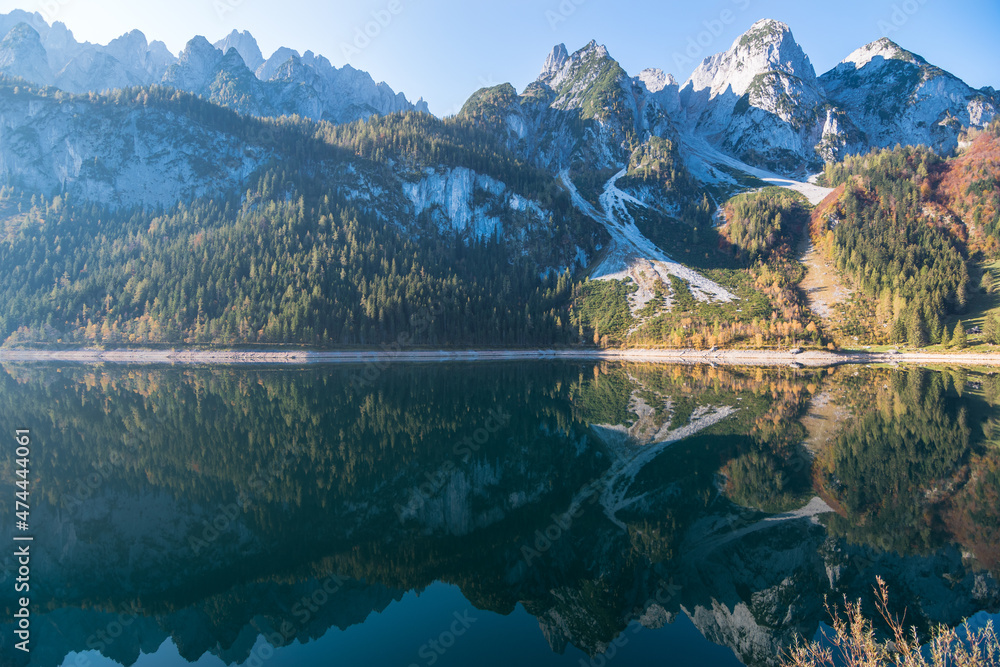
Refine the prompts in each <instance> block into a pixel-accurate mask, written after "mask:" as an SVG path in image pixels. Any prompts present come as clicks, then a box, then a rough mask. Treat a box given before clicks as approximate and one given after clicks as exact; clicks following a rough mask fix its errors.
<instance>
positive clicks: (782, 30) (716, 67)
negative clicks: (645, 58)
mask: <svg viewBox="0 0 1000 667" xmlns="http://www.w3.org/2000/svg"><path fill="white" fill-rule="evenodd" d="M768 72H782V73H784V74H790V75H792V76H794V77H798V78H799V79H802V80H805V81H812V80H814V79H815V78H816V71H815V70H814V69H813V66H812V63H810V62H809V57H808V56H806V54H805V52H804V51H803V50H802V47H801V46H799V44H798V42H796V41H795V37H793V36H792V31H791V29H790V28H789V27H788V26H787V25H786V24H784V23H782V22H781V21H776V20H774V19H761V20H760V21H757V22H756V23H754V24H753V25H752V26H750V29H749V30H747V31H746V32H745V33H743V34H742V35H740V36H739V37H737V38H736V40H735V41H734V42H733V45H732V46H731V47H730V48H729V50H728V51H726V52H724V53H717V54H715V55H714V56H710V57H708V58H705V60H703V61H702V63H701V64H700V65H699V66H698V67H697V69H695V71H694V72H692V73H691V77H690V78H689V79H688V83H687V85H690V86H692V88H693V89H694V90H696V91H697V90H702V89H705V88H708V89H710V91H711V95H712V96H713V97H714V96H715V95H719V94H721V93H724V92H726V91H727V90H730V89H731V90H732V92H733V93H735V94H736V95H742V94H743V93H744V92H746V90H747V88H748V87H749V86H750V84H751V83H752V82H753V80H754V78H755V77H756V76H758V75H760V74H766V73H768Z"/></svg>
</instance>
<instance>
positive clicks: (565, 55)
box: [538, 44, 569, 83]
mask: <svg viewBox="0 0 1000 667" xmlns="http://www.w3.org/2000/svg"><path fill="white" fill-rule="evenodd" d="M567 60H569V52H568V51H566V45H565V44H556V45H555V46H554V47H553V48H552V52H551V53H550V54H549V55H548V57H547V58H546V59H545V65H544V66H543V67H542V73H541V74H539V75H538V80H539V81H543V82H545V83H548V82H549V81H551V80H552V79H553V78H555V76H556V75H557V74H558V73H559V70H561V69H562V67H563V65H565V64H566V61H567Z"/></svg>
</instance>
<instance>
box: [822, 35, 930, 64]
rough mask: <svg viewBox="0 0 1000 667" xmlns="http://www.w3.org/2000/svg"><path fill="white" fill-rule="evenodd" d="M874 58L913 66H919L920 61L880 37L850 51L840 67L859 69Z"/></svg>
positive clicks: (887, 39) (886, 38) (893, 43)
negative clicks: (902, 62)
mask: <svg viewBox="0 0 1000 667" xmlns="http://www.w3.org/2000/svg"><path fill="white" fill-rule="evenodd" d="M876 58H882V59H883V60H902V61H905V62H908V63H911V64H914V65H919V64H920V59H919V58H917V57H916V56H914V55H913V54H912V53H910V52H909V51H907V50H906V49H904V48H903V47H901V46H900V45H899V44H896V42H894V41H892V40H891V39H889V38H888V37H882V38H881V39H877V40H875V41H874V42H871V43H870V44H865V45H864V46H862V47H861V48H860V49H856V50H855V51H852V52H851V55H849V56H847V57H846V58H844V59H843V60H842V61H841V65H853V66H854V68H855V69H861V68H862V67H864V66H865V65H867V64H868V63H870V62H871V61H872V60H875V59H876Z"/></svg>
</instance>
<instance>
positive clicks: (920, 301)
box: [812, 121, 1000, 347]
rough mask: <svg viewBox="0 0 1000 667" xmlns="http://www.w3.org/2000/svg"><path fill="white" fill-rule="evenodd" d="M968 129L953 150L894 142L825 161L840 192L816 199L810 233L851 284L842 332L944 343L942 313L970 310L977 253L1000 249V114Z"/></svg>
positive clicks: (881, 339) (828, 177)
mask: <svg viewBox="0 0 1000 667" xmlns="http://www.w3.org/2000/svg"><path fill="white" fill-rule="evenodd" d="M975 135H976V136H975V137H974V139H973V140H972V141H971V145H970V146H969V147H968V148H967V149H966V150H965V151H964V152H962V153H961V154H960V155H959V156H958V157H956V158H950V159H948V158H941V157H939V156H938V155H936V154H935V153H934V152H932V151H930V150H928V149H926V148H923V147H896V148H895V149H892V150H882V151H876V152H873V153H871V154H868V155H864V156H854V157H848V158H846V159H845V160H844V161H843V162H841V163H836V164H829V165H827V167H826V169H825V172H824V174H823V180H824V181H825V182H826V184H827V185H830V186H837V191H836V192H837V194H836V196H835V197H831V198H828V200H827V201H825V202H824V203H823V204H822V205H821V206H819V207H817V209H816V211H815V212H814V214H813V218H812V234H813V238H814V239H815V240H816V242H817V244H818V245H819V246H820V248H821V249H822V251H823V252H824V253H825V254H826V256H827V257H828V258H829V259H830V260H831V261H832V262H833V263H834V264H835V266H836V267H837V268H838V269H839V270H840V271H841V272H842V273H843V274H844V275H845V276H846V277H847V278H848V280H849V281H850V283H851V284H852V285H853V286H854V287H855V288H856V290H857V291H856V296H855V299H854V300H853V301H852V302H851V303H849V304H844V305H845V315H846V320H847V329H848V333H850V334H853V335H857V336H859V338H860V339H863V340H866V341H868V342H876V343H877V342H883V343H908V344H910V345H913V346H918V347H919V346H923V345H927V344H936V343H942V342H943V343H946V344H947V343H950V340H949V338H948V336H949V334H950V333H951V330H950V327H949V326H948V320H950V319H953V318H954V317H961V316H962V314H963V313H965V312H967V309H968V307H969V304H970V300H971V299H972V298H973V296H974V295H975V294H976V293H977V292H978V291H979V288H980V283H981V280H982V279H981V278H979V274H980V273H981V270H980V268H979V265H980V263H981V261H982V260H984V259H987V258H991V257H995V256H996V254H997V250H998V249H1000V245H998V237H997V232H998V230H997V219H996V216H997V204H996V202H997V197H998V196H1000V195H998V190H997V188H996V183H995V181H994V180H993V179H995V177H996V175H997V173H998V166H997V162H996V159H995V156H996V154H997V148H996V147H997V138H998V136H1000V123H998V122H997V121H994V122H993V123H992V124H991V125H990V127H989V128H988V129H987V130H986V131H984V132H981V133H979V132H977V133H975ZM952 326H954V325H952Z"/></svg>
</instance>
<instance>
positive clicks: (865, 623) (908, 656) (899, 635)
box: [781, 577, 1000, 667]
mask: <svg viewBox="0 0 1000 667" xmlns="http://www.w3.org/2000/svg"><path fill="white" fill-rule="evenodd" d="M877 582H878V585H877V587H876V588H875V610H876V615H875V616H874V617H872V616H868V615H866V614H865V612H864V610H862V607H861V601H860V600H858V601H857V602H846V601H845V608H844V610H843V612H842V613H841V612H840V610H838V609H837V608H836V607H833V608H831V607H829V606H828V607H827V611H828V612H829V613H830V618H831V619H832V627H833V633H831V634H829V635H827V636H826V640H827V641H826V643H821V642H815V641H814V642H810V643H809V644H805V645H803V644H799V645H797V646H795V647H794V648H793V649H791V650H790V651H789V652H788V654H787V655H786V656H784V657H783V661H782V663H781V664H782V667H822V666H829V667H834V665H837V666H843V667H882V666H883V665H884V666H886V667H888V666H890V665H892V666H898V667H946V666H951V665H962V666H964V667H996V665H1000V640H998V638H997V634H996V630H995V629H994V628H993V624H992V621H991V622H988V623H987V624H986V625H985V626H984V627H982V628H963V630H962V631H958V630H955V629H953V628H947V627H943V626H942V627H939V628H937V629H935V630H934V631H933V632H932V633H931V636H930V637H929V638H927V639H926V641H921V640H920V638H919V636H918V635H917V633H916V630H915V629H909V628H907V627H906V626H905V625H904V623H905V620H904V619H903V618H900V617H899V616H896V615H894V614H892V613H891V612H890V611H889V590H888V587H887V586H886V584H885V582H884V581H883V580H882V579H881V577H879V578H878V579H877ZM876 624H878V625H879V626H884V629H882V628H878V629H877V628H876Z"/></svg>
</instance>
